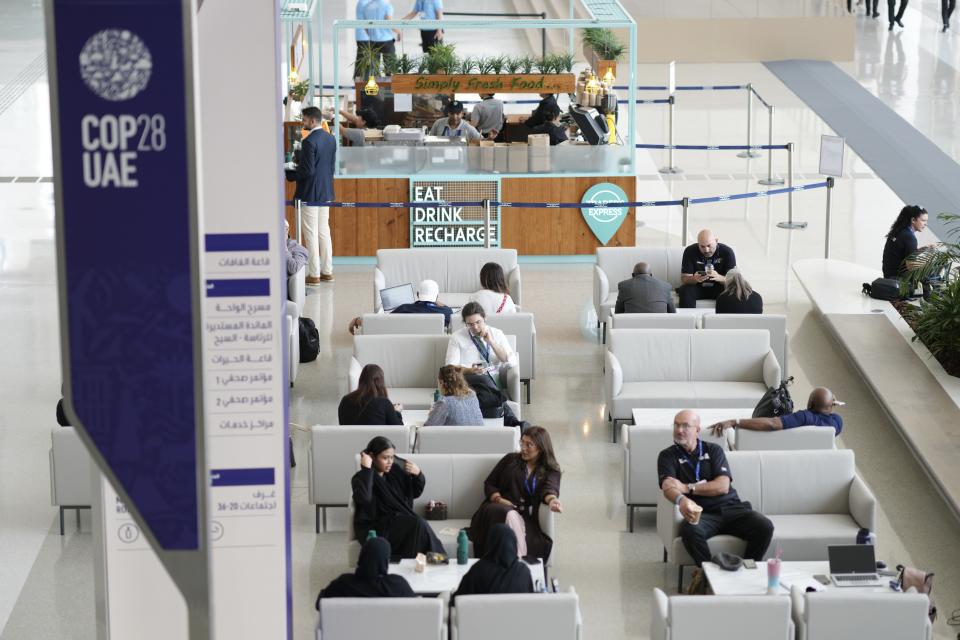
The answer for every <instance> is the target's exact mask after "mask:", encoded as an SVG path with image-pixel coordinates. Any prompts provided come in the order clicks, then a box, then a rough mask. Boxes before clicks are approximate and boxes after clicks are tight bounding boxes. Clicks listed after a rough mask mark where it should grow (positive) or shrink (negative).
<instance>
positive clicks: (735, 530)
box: [680, 502, 773, 567]
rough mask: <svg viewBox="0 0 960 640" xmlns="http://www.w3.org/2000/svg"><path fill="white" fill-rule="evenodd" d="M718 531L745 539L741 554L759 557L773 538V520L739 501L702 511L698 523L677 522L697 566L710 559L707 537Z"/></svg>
mask: <svg viewBox="0 0 960 640" xmlns="http://www.w3.org/2000/svg"><path fill="white" fill-rule="evenodd" d="M720 534H726V535H730V536H735V537H737V538H740V539H741V540H745V541H746V543H747V550H746V551H745V552H744V554H743V556H744V557H745V558H751V559H753V560H763V555H764V554H765V553H766V552H767V547H769V546H770V540H771V539H772V538H773V523H772V522H770V521H769V520H768V519H767V518H766V516H764V515H763V514H762V513H758V512H756V511H754V510H753V509H752V508H751V507H750V503H749V502H741V503H739V504H735V505H731V506H729V507H723V508H722V509H720V512H719V513H717V512H715V511H714V512H711V513H707V512H706V511H704V512H703V513H702V514H701V515H700V523H699V524H695V525H694V524H690V523H689V522H687V521H686V520H684V521H683V524H681V525H680V539H681V540H682V541H683V546H684V547H685V548H686V550H687V553H689V554H690V556H691V557H692V558H693V560H694V562H696V563H697V566H698V567H699V566H700V565H702V564H703V563H704V562H709V561H710V547H709V546H707V540H709V539H710V538H712V537H713V536H716V535H720Z"/></svg>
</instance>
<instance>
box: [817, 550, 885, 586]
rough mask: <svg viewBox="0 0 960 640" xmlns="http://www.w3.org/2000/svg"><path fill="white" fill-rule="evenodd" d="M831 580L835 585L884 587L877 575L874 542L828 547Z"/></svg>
mask: <svg viewBox="0 0 960 640" xmlns="http://www.w3.org/2000/svg"><path fill="white" fill-rule="evenodd" d="M827 557H828V558H829V560H830V581H831V582H832V583H833V585H834V586H835V587H883V586H885V584H886V583H884V581H883V580H881V579H880V576H878V575H877V559H876V556H875V555H874V548H873V545H872V544H843V545H830V546H828V547H827Z"/></svg>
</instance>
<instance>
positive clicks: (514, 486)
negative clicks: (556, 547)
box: [470, 427, 563, 561]
mask: <svg viewBox="0 0 960 640" xmlns="http://www.w3.org/2000/svg"><path fill="white" fill-rule="evenodd" d="M560 475H561V471H560V465H559V464H557V458H556V456H555V455H554V453H553V443H552V442H551V441H550V434H549V433H548V432H547V430H546V429H544V428H543V427H530V428H529V429H527V430H526V431H524V432H523V435H522V436H521V437H520V453H508V454H507V455H505V456H504V457H503V458H501V459H500V462H498V463H497V466H496V467H494V468H493V471H491V472H490V475H489V476H487V479H486V480H485V481H484V483H483V492H484V495H485V496H486V501H484V503H483V504H482V505H480V508H479V509H477V512H476V513H474V514H473V518H472V520H471V521H470V539H471V540H472V541H473V548H474V551H475V553H476V555H478V556H482V555H484V554H485V553H486V552H487V547H488V545H489V535H490V531H491V530H492V527H493V525H495V524H506V525H507V526H508V527H510V528H511V529H513V532H514V533H515V534H516V536H517V555H518V556H520V557H523V556H533V557H536V558H543V559H544V561H546V559H547V558H548V557H550V550H551V549H552V548H553V540H551V539H550V537H549V536H548V535H546V534H545V533H544V532H543V530H542V529H540V520H539V519H538V514H539V511H540V509H541V508H547V509H550V510H551V511H555V512H557V513H561V512H562V511H563V507H562V505H561V504H560Z"/></svg>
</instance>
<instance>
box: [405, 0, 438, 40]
mask: <svg viewBox="0 0 960 640" xmlns="http://www.w3.org/2000/svg"><path fill="white" fill-rule="evenodd" d="M418 15H419V16H420V17H421V18H423V19H424V20H443V3H442V2H441V1H440V0H417V1H416V3H415V4H414V5H413V10H412V11H410V13H408V14H407V15H405V16H403V18H401V19H402V20H413V19H414V18H416V17H417V16H418ZM441 40H443V31H441V30H440V29H420V48H421V49H423V52H424V53H427V52H428V51H429V50H430V47H432V46H433V45H435V44H437V43H438V42H440V41H441Z"/></svg>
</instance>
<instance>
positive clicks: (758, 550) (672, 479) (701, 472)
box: [657, 410, 773, 580]
mask: <svg viewBox="0 0 960 640" xmlns="http://www.w3.org/2000/svg"><path fill="white" fill-rule="evenodd" d="M673 441H674V444H673V445H672V446H670V447H667V448H666V449H664V450H663V451H661V452H660V456H659V457H658V458H657V475H658V477H659V479H660V489H661V490H662V491H663V495H664V497H665V498H666V499H667V500H669V501H670V502H673V503H674V504H676V505H677V507H678V508H679V509H680V515H681V516H683V518H684V522H683V524H681V525H680V538H681V540H682V541H683V546H684V547H685V548H686V550H687V553H689V554H690V556H691V557H692V558H693V560H694V562H696V564H697V566H698V567H699V566H700V565H702V564H703V563H704V562H707V561H709V560H710V557H711V554H710V547H709V546H708V544H707V541H708V540H709V539H710V538H712V537H713V536H716V535H720V534H726V535H731V536H735V537H737V538H740V539H742V540H744V541H745V542H746V543H747V547H746V551H744V553H743V557H745V558H752V559H753V560H762V559H763V556H764V554H765V553H766V552H767V547H769V546H770V540H771V539H772V538H773V523H772V522H770V520H768V519H767V518H766V517H765V516H764V515H763V514H761V513H758V512H756V511H754V510H753V508H752V507H751V506H750V503H749V502H741V500H740V497H739V496H738V495H737V492H736V490H735V489H734V488H733V487H732V486H731V482H732V477H731V475H730V467H729V465H728V464H727V457H726V455H725V454H724V453H723V448H722V447H720V446H719V445H716V444H713V443H710V442H703V441H702V440H701V439H700V416H699V414H697V412H696V411H690V410H687V411H681V412H680V413H678V414H677V415H676V417H674V419H673ZM697 507H699V509H702V512H701V513H699V514H698V513H697V512H698V511H699V509H698V508H697ZM698 515H699V521H698V517H697V516H698ZM695 522H696V524H694V523H695ZM696 579H697V578H696V577H695V578H694V580H696Z"/></svg>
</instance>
